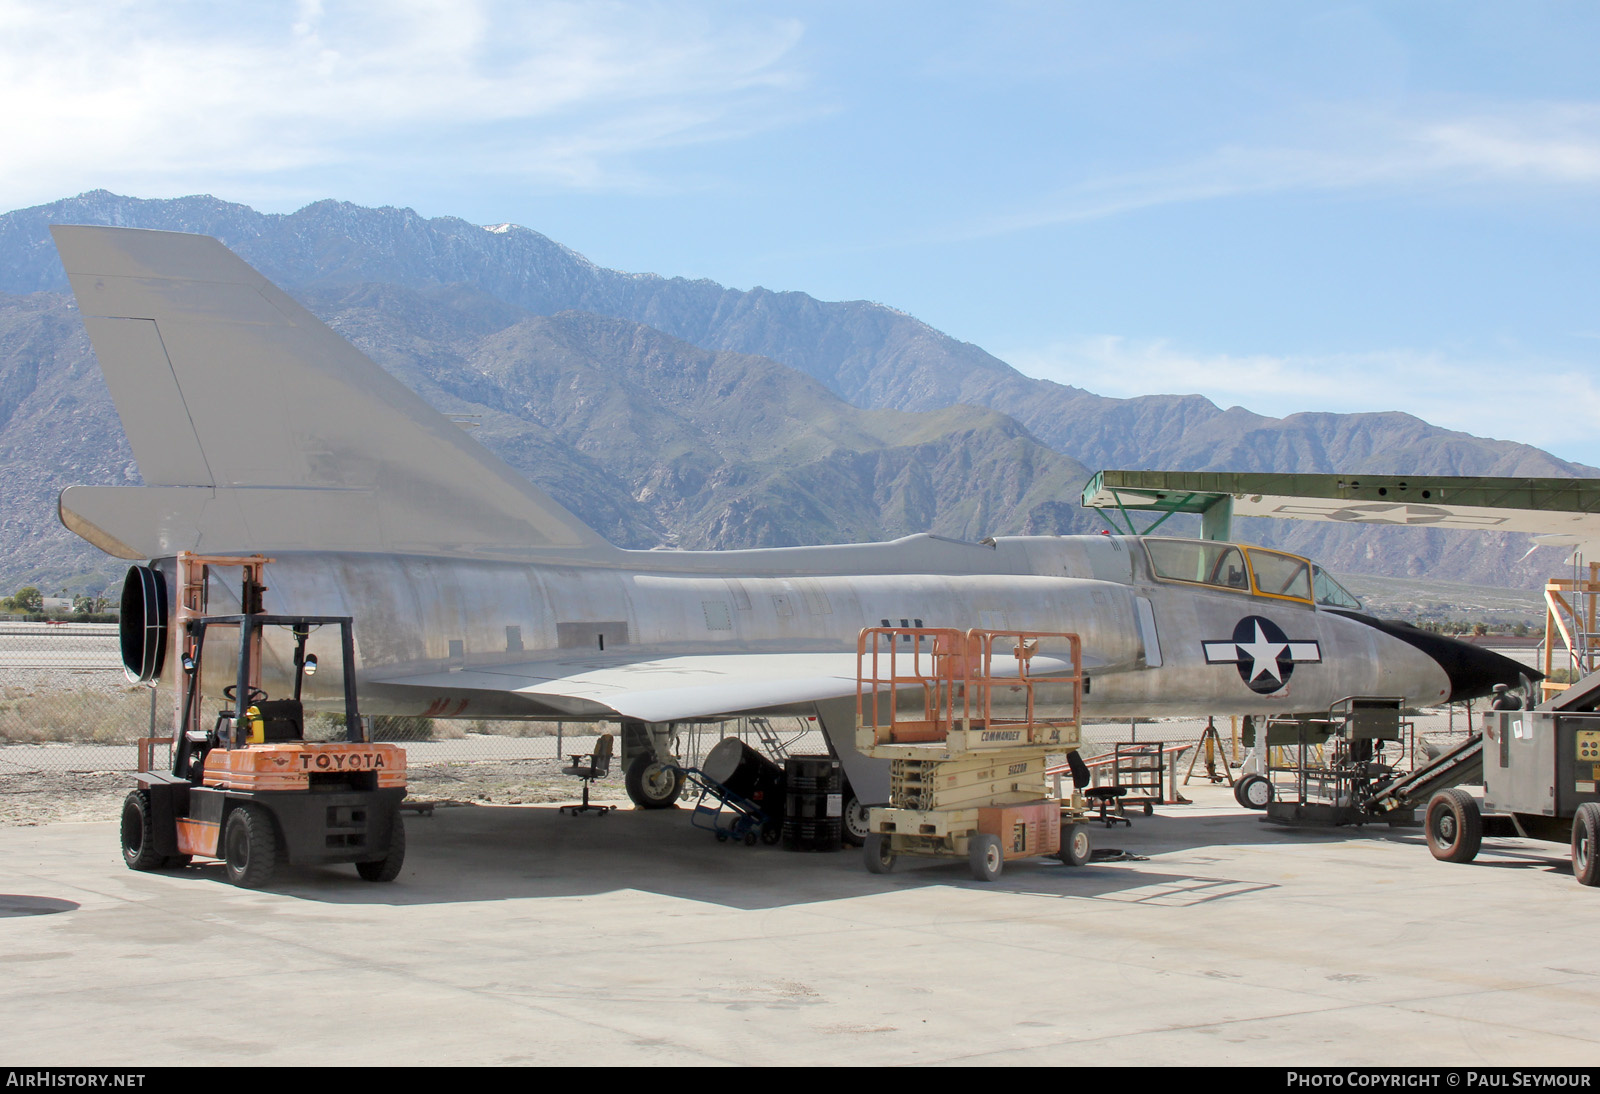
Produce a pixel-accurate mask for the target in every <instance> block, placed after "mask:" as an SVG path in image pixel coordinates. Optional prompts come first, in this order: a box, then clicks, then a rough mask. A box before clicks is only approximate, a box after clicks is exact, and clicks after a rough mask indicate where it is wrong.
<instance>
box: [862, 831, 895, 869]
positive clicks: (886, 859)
mask: <svg viewBox="0 0 1600 1094" xmlns="http://www.w3.org/2000/svg"><path fill="white" fill-rule="evenodd" d="M861 857H862V858H863V859H865V860H866V863H867V872H868V873H869V874H887V873H888V872H889V871H890V870H893V869H894V845H893V844H892V843H890V842H889V837H888V836H886V835H884V834H883V833H882V832H873V833H871V834H870V835H868V836H867V839H866V842H865V843H863V844H862V846H861Z"/></svg>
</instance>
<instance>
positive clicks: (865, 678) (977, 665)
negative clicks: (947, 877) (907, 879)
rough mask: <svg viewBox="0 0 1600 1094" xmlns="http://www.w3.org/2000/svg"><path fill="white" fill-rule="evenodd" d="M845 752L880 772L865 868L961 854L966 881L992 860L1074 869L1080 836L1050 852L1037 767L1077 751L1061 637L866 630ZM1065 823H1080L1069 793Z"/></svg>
mask: <svg viewBox="0 0 1600 1094" xmlns="http://www.w3.org/2000/svg"><path fill="white" fill-rule="evenodd" d="M856 655H857V670H858V671H857V685H856V689H857V690H856V698H857V704H856V711H857V719H856V726H857V729H856V745H857V747H858V748H859V749H860V750H861V751H862V752H863V753H865V754H867V755H869V756H873V757H876V758H878V759H886V760H888V761H890V775H889V805H888V806H879V807H876V808H874V809H873V810H872V811H871V814H870V818H869V827H870V829H871V834H870V835H869V837H868V839H867V847H866V858H867V866H868V868H869V869H871V870H873V871H875V872H884V871H887V870H888V869H890V868H891V867H892V866H893V863H894V859H895V857H896V856H898V855H903V854H904V855H931V856H941V857H948V856H956V857H959V856H963V855H965V856H967V858H968V860H969V862H970V863H971V864H972V869H973V873H974V875H975V876H977V877H978V878H979V879H980V880H992V879H993V878H995V877H998V876H999V874H1000V870H1001V866H1002V863H1003V862H1004V861H1005V860H1006V859H1015V858H1024V857H1027V856H1030V855H1041V854H1058V853H1059V854H1060V855H1061V857H1063V859H1064V860H1065V861H1071V862H1074V863H1077V862H1082V861H1087V859H1088V854H1089V846H1088V835H1087V829H1086V828H1083V827H1082V826H1081V825H1078V824H1076V823H1073V824H1072V825H1071V827H1070V829H1069V833H1068V840H1067V847H1066V849H1065V850H1063V849H1062V833H1061V824H1062V812H1063V810H1062V803H1061V801H1060V800H1059V799H1056V798H1052V797H1051V796H1050V787H1049V780H1048V776H1047V763H1048V761H1047V757H1048V756H1049V755H1050V754H1051V753H1063V752H1069V751H1072V750H1074V749H1076V748H1077V747H1078V745H1079V743H1080V739H1081V738H1080V723H1081V716H1082V696H1083V667H1082V666H1083V660H1082V648H1081V644H1080V642H1079V640H1078V636H1077V635H1074V634H1067V633H1063V632H1046V631H1022V632H1018V631H995V630H985V629H974V630H969V631H959V630H955V629H953V628H933V627H929V628H921V627H919V628H898V627H870V628H867V629H865V630H863V631H862V632H861V635H860V638H859V640H858V643H857V647H856ZM1067 812H1068V815H1069V817H1070V818H1072V819H1073V820H1074V821H1075V820H1076V818H1078V817H1080V816H1082V815H1083V813H1084V807H1083V802H1082V800H1081V798H1079V797H1078V796H1077V795H1074V797H1073V799H1072V800H1071V802H1070V803H1069V804H1068V806H1067Z"/></svg>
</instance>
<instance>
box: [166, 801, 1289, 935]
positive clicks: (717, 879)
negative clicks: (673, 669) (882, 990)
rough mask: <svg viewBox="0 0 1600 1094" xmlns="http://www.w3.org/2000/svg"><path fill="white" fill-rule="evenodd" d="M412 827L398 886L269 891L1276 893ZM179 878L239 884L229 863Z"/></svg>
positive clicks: (472, 898) (772, 904) (415, 821)
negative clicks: (890, 867)
mask: <svg viewBox="0 0 1600 1094" xmlns="http://www.w3.org/2000/svg"><path fill="white" fill-rule="evenodd" d="M406 825H407V831H408V833H409V835H408V843H409V848H408V851H407V859H406V867H405V870H404V871H403V872H402V873H401V875H400V877H399V879H398V880H396V881H395V882H393V883H391V884H371V883H367V882H363V881H360V880H359V879H357V878H356V877H355V875H354V870H353V868H352V867H349V866H328V867H288V866H284V867H280V869H279V873H278V876H277V878H276V879H275V881H274V883H273V884H272V885H271V886H269V889H270V890H271V891H273V892H277V893H281V894H283V895H285V896H292V897H296V898H299V899H303V900H309V901H316V902H319V903H324V904H346V905H363V904H380V905H395V906H405V905H432V904H451V903H476V902H481V901H491V900H523V899H539V898H563V897H567V898H570V897H586V896H601V895H604V894H607V893H615V892H623V891H634V892H649V893H655V894H658V895H661V896H667V897H675V898H678V899H683V900H692V901H698V902H701V903H711V904H717V905H720V906H723V907H728V908H736V909H741V910H748V911H758V910H770V909H775V908H782V907H793V906H798V905H804V904H815V903H824V902H827V901H833V900H847V899H852V898H857V897H869V896H872V895H874V894H884V893H893V892H897V891H903V890H906V889H921V888H927V887H932V886H940V887H951V886H955V887H961V888H971V889H974V890H976V891H987V892H996V893H1013V894H1026V895H1033V896H1046V897H1055V898H1075V899H1091V900H1111V901H1118V902H1122V903H1145V904H1159V905H1165V906H1183V905H1190V904H1200V903H1206V902H1210V901H1214V900H1220V899H1226V898H1229V897H1235V896H1241V895H1245V894H1247V893H1250V892H1256V891H1260V890H1264V889H1269V888H1274V887H1275V886H1271V885H1263V884H1260V883H1256V882H1247V881H1242V880H1238V879H1233V878H1228V877H1221V876H1199V875H1192V874H1180V873H1173V872H1171V871H1170V870H1158V869H1152V866H1151V863H1150V862H1149V861H1148V860H1135V861H1120V862H1112V863H1090V864H1088V865H1086V866H1077V867H1075V866H1066V865H1063V864H1061V863H1059V862H1057V861H1055V860H1053V859H1049V858H1036V859H1027V860H1023V861H1018V862H1010V863H1007V864H1006V867H1005V872H1004V873H1003V874H1002V875H1001V877H1000V878H999V879H998V880H997V881H995V882H992V883H985V882H979V881H976V880H974V879H973V878H972V876H971V874H970V872H969V868H968V866H967V863H966V861H965V860H964V859H954V858H952V859H932V858H911V857H909V856H908V857H903V858H901V860H900V861H899V862H897V863H896V866H895V869H894V871H893V872H891V873H889V874H870V873H868V872H867V870H866V868H865V865H864V863H863V861H862V857H861V852H860V851H859V850H858V849H857V848H853V847H846V848H845V849H844V850H842V851H839V852H836V853H800V852H790V851H785V850H783V849H782V848H781V847H769V846H757V847H745V846H743V845H742V844H736V843H732V842H729V843H726V844H724V843H719V842H717V841H716V840H715V839H714V838H713V836H712V834H711V833H710V832H708V831H705V830H702V829H698V828H695V827H693V826H692V825H691V823H690V818H689V811H688V810H687V809H679V810H670V811H660V812H634V811H630V810H621V811H619V812H617V813H613V814H610V815H608V816H604V817H599V816H594V815H587V816H577V817H572V816H565V815H562V814H559V813H557V812H556V811H555V810H554V809H540V808H534V809H530V808H519V807H511V806H472V807H466V808H451V809H440V810H438V811H436V812H435V814H434V815H433V816H431V817H430V816H408V817H407V819H406ZM1135 853H1138V852H1137V850H1135ZM179 876H182V877H184V878H187V879H189V880H191V881H194V882H197V883H204V884H227V882H226V878H225V875H224V872H223V868H222V865H221V864H220V863H216V862H207V863H197V864H195V865H193V866H190V867H188V868H186V869H185V870H183V871H182V872H181V874H180V875H179Z"/></svg>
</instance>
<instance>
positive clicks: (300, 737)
mask: <svg viewBox="0 0 1600 1094" xmlns="http://www.w3.org/2000/svg"><path fill="white" fill-rule="evenodd" d="M269 561H271V560H270V559H265V558H262V557H261V556H251V557H250V558H247V559H240V558H236V557H225V558H217V557H212V558H206V557H202V556H196V555H190V554H187V553H185V554H184V555H180V556H179V558H178V566H179V576H180V580H179V588H180V595H181V600H180V605H179V612H178V619H177V621H176V622H177V624H178V643H177V652H178V653H179V654H180V656H179V658H178V660H179V665H178V667H179V669H180V672H179V674H178V682H177V687H178V704H177V710H176V712H175V714H174V722H175V725H174V733H173V736H172V737H170V738H164V739H154V740H151V739H147V740H150V743H151V744H163V743H165V744H171V745H172V746H173V747H172V767H171V770H170V771H154V770H151V769H150V767H151V764H150V748H149V747H148V746H147V745H145V743H144V742H141V748H140V750H139V771H138V773H137V775H136V779H137V781H138V789H136V790H134V791H132V792H131V793H129V794H128V796H127V798H126V799H125V800H124V802H123V807H122V857H123V860H124V861H125V862H126V863H127V864H128V867H129V868H130V869H133V870H157V869H162V868H172V867H181V866H187V865H188V864H189V862H190V861H191V860H192V859H193V858H195V857H202V858H213V859H221V860H222V861H223V863H224V865H225V866H226V869H227V874H228V880H230V881H231V882H233V883H234V884H235V885H238V886H241V887H243V888H247V889H258V888H261V887H262V886H264V885H267V884H269V883H270V882H271V881H272V877H273V874H274V872H275V871H276V869H277V867H278V864H279V863H280V862H288V863H291V864H294V865H302V864H320V863H341V862H348V863H354V864H355V867H356V871H357V873H359V874H360V875H361V877H362V878H364V879H366V880H367V881H393V880H394V879H395V877H396V876H397V875H398V874H399V873H400V868H401V866H402V864H403V863H404V861H405V853H406V839H405V827H404V824H403V822H402V821H401V818H400V802H401V801H402V799H404V798H405V795H406V768H405V750H404V749H402V748H401V747H400V746H398V745H393V744H378V743H373V742H372V741H370V740H368V739H367V733H366V730H365V724H366V723H365V722H363V720H362V718H361V716H360V713H359V712H358V710H357V708H356V682H355V644H354V639H353V637H352V633H351V620H350V617H349V616H315V615H268V614H265V613H264V612H262V611H261V594H262V593H263V592H264V591H265V586H264V585H262V584H261V576H262V570H263V566H264V564H265V563H266V562H269ZM219 565H223V566H242V567H244V570H245V577H244V585H243V591H242V595H241V606H242V607H243V608H244V611H243V612H242V613H240V614H236V615H206V614H204V600H205V592H206V587H207V577H208V571H209V570H210V568H212V567H215V566H219ZM135 574H142V575H144V576H142V577H140V578H139V579H138V580H139V581H140V582H141V583H142V584H143V585H144V586H145V587H146V588H147V589H149V588H150V587H152V586H161V587H160V588H159V589H158V594H159V595H158V596H153V597H151V598H150V599H151V600H152V601H155V600H157V599H159V600H160V601H164V599H165V597H164V592H165V590H164V579H163V577H162V575H160V574H159V573H157V572H155V571H154V570H153V569H141V570H135V571H133V572H132V573H130V575H129V581H130V583H132V582H133V581H134V580H135V577H134V575H135ZM126 595H127V593H126V588H125V598H126ZM164 616H165V610H164V604H163V605H162V610H160V611H159V612H151V613H149V615H148V616H147V618H158V617H164ZM324 628H327V629H333V630H336V631H337V637H338V646H337V649H338V656H339V658H340V660H341V664H340V665H339V666H338V672H339V678H340V680H341V681H342V684H343V692H344V739H343V740H335V741H310V740H306V739H305V700H304V698H303V696H304V687H305V682H306V681H307V680H308V679H309V678H311V677H312V676H314V675H315V674H316V672H317V671H318V668H319V666H318V658H317V655H316V654H315V653H308V652H307V644H308V642H309V641H310V639H311V637H312V635H313V634H315V633H316V632H318V631H320V630H323V629H324ZM235 634H236V635H237V643H236V644H235V643H234V642H232V641H230V639H231V638H233V636H234V635H235ZM208 636H209V637H210V639H211V641H210V646H211V649H212V651H213V656H218V655H221V653H222V651H226V652H227V654H228V655H234V654H236V656H237V662H236V664H230V665H229V669H231V670H232V675H233V678H234V679H233V683H231V684H228V685H227V686H226V687H223V688H222V689H221V698H222V699H223V700H224V701H225V703H226V706H225V707H224V708H223V709H220V710H218V711H217V714H216V717H215V721H214V722H213V723H212V724H211V725H210V726H209V727H205V726H203V724H202V722H203V718H202V712H203V710H204V704H203V702H202V680H203V679H205V674H204V664H203V658H204V657H205V655H206V651H207V638H208ZM328 637H329V635H327V634H324V635H322V636H319V638H318V648H321V649H323V651H324V654H323V655H324V657H325V658H327V657H328V656H329V654H330V653H331V651H330V650H329V649H328V648H327V646H328V643H327V638H328ZM162 639H164V636H162ZM162 639H158V641H161V640H162ZM264 649H267V650H276V651H283V650H291V651H292V654H291V659H290V666H289V668H290V671H291V672H292V674H293V689H292V691H293V694H292V696H290V697H285V698H278V699H273V698H271V697H269V696H268V695H267V693H266V692H265V691H263V690H262V688H261V679H262V673H261V665H262V660H263V650H264Z"/></svg>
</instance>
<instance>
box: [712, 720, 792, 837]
mask: <svg viewBox="0 0 1600 1094" xmlns="http://www.w3.org/2000/svg"><path fill="white" fill-rule="evenodd" d="M700 770H701V772H703V773H704V774H705V777H706V778H708V779H710V780H711V781H713V782H718V783H721V784H722V785H723V786H725V787H727V788H728V789H729V790H731V791H733V792H734V793H735V794H737V795H739V796H740V797H741V798H747V799H749V800H750V801H752V802H755V803H756V804H757V805H759V806H760V807H761V810H762V812H764V813H766V815H767V818H768V819H769V820H771V821H773V822H774V823H781V822H782V821H783V806H784V801H783V768H781V767H779V766H778V765H777V764H775V763H773V762H772V761H771V760H769V759H767V758H766V757H765V756H763V755H762V754H761V753H759V752H757V751H756V750H755V749H753V748H751V747H750V746H749V745H747V744H745V743H744V742H743V741H741V740H740V739H739V738H737V737H724V738H723V739H722V740H721V741H719V742H718V743H717V746H716V747H715V748H713V749H712V750H711V751H710V752H708V753H706V758H705V762H704V763H702V764H701V765H700Z"/></svg>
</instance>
